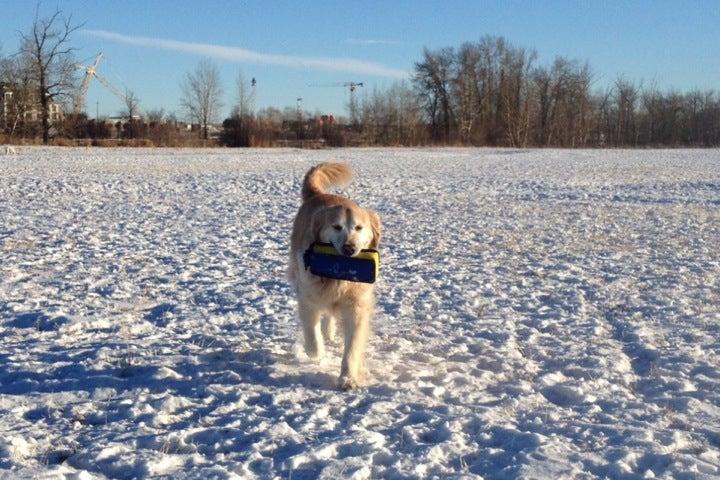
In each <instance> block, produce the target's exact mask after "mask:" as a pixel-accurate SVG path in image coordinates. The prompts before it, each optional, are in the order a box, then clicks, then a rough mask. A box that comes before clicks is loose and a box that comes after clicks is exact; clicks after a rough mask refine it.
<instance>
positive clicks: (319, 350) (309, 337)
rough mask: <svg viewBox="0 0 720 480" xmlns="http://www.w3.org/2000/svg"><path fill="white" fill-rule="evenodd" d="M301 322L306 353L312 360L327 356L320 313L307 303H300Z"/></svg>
mask: <svg viewBox="0 0 720 480" xmlns="http://www.w3.org/2000/svg"><path fill="white" fill-rule="evenodd" d="M299 303H300V305H299V313H300V321H301V322H302V325H303V335H304V337H305V353H307V356H308V357H310V358H312V359H318V358H320V357H322V356H323V355H324V354H325V344H324V343H323V336H322V329H321V324H320V311H318V309H317V308H315V307H314V306H313V305H310V304H309V303H307V302H303V301H301V302H299Z"/></svg>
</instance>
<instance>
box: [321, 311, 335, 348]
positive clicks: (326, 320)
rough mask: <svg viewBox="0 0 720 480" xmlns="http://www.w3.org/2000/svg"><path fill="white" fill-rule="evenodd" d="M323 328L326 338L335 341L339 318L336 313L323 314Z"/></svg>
mask: <svg viewBox="0 0 720 480" xmlns="http://www.w3.org/2000/svg"><path fill="white" fill-rule="evenodd" d="M322 329H323V335H324V336H325V340H326V341H328V342H333V343H334V342H335V339H336V338H337V319H336V318H335V316H334V315H331V314H329V313H328V314H325V315H323V319H322Z"/></svg>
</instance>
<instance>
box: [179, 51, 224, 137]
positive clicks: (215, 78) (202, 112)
mask: <svg viewBox="0 0 720 480" xmlns="http://www.w3.org/2000/svg"><path fill="white" fill-rule="evenodd" d="M180 89H181V91H182V99H181V100H180V103H181V105H182V107H183V108H184V109H185V111H186V113H187V114H188V116H189V117H190V119H191V120H192V121H193V122H197V123H198V124H200V128H201V131H202V136H203V138H204V139H205V140H207V139H208V126H209V125H210V124H211V123H212V122H214V121H215V120H216V119H217V116H218V113H219V110H220V108H221V107H222V102H221V101H220V97H221V95H222V86H221V85H220V73H219V72H218V69H217V67H216V66H215V64H213V63H212V62H210V61H209V60H202V61H201V62H200V63H199V64H198V66H197V68H195V71H194V72H190V73H188V74H187V75H186V76H185V78H184V79H183V81H182V82H181V84H180Z"/></svg>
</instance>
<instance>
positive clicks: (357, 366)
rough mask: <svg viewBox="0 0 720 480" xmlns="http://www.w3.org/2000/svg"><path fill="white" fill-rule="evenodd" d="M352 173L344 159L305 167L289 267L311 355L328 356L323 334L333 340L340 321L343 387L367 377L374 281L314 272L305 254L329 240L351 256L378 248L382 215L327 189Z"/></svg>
mask: <svg viewBox="0 0 720 480" xmlns="http://www.w3.org/2000/svg"><path fill="white" fill-rule="evenodd" d="M351 177H352V171H351V170H350V167H348V166H347V165H346V164H344V163H334V162H331V163H322V164H320V165H317V166H315V167H313V168H311V169H310V170H309V171H308V172H307V174H306V175H305V180H304V181H303V186H302V205H301V206H300V210H299V211H298V213H297V215H296V216H295V221H294V223H293V230H292V237H291V242H290V265H289V269H288V276H289V278H290V282H291V283H292V284H293V286H294V287H295V292H296V294H297V300H298V311H299V316H300V321H301V323H302V329H303V336H304V340H305V352H306V353H307V355H308V356H309V357H310V358H313V359H319V358H321V357H322V356H323V355H324V353H325V342H324V340H323V335H325V336H326V337H329V338H328V339H332V337H333V336H334V330H335V329H334V322H335V320H336V319H337V320H340V321H341V322H342V326H343V329H344V334H345V348H344V353H343V358H342V366H341V368H340V380H339V387H340V388H342V389H343V390H347V389H351V388H355V387H357V386H359V385H361V384H362V381H363V376H364V372H363V370H364V366H363V357H364V354H365V345H366V343H367V340H368V335H369V333H370V317H371V316H372V312H373V309H374V306H375V298H374V294H373V285H372V284H369V283H357V282H350V281H345V280H334V279H330V278H324V277H320V276H317V275H313V274H312V273H310V271H309V270H306V269H305V265H304V262H303V253H304V252H305V250H307V249H308V247H310V246H311V245H312V244H313V243H314V242H316V241H319V242H326V243H331V244H332V245H333V246H334V247H335V249H336V250H337V252H338V253H339V254H341V255H346V256H350V257H352V256H355V255H357V254H358V253H360V251H361V250H363V249H366V248H372V249H377V247H378V243H379V241H380V217H379V216H378V214H377V213H375V212H373V211H371V210H368V209H366V208H362V207H360V206H359V205H357V204H356V203H355V202H353V201H352V200H350V199H349V198H346V197H343V196H340V195H333V194H330V193H327V192H326V190H327V189H328V188H330V187H331V186H340V187H341V186H346V185H347V184H348V183H349V182H350V179H351ZM323 316H324V317H325V323H326V328H325V329H323V326H322V324H323V322H322V321H321V319H322V317H323ZM323 330H324V331H323Z"/></svg>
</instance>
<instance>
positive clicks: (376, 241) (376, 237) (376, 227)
mask: <svg viewBox="0 0 720 480" xmlns="http://www.w3.org/2000/svg"><path fill="white" fill-rule="evenodd" d="M368 212H369V213H370V228H372V232H373V238H372V241H371V242H370V248H372V249H377V248H378V245H380V233H381V232H382V225H381V224H380V215H378V214H377V213H375V212H373V211H372V210H368Z"/></svg>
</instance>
